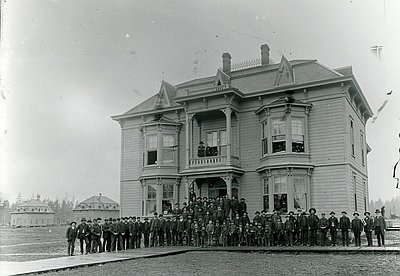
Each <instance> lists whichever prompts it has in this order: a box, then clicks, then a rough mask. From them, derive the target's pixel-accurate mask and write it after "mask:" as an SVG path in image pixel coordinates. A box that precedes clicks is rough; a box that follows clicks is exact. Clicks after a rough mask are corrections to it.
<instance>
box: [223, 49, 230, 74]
mask: <svg viewBox="0 0 400 276" xmlns="http://www.w3.org/2000/svg"><path fill="white" fill-rule="evenodd" d="M231 59H232V57H231V55H230V54H229V53H223V55H222V71H224V72H225V73H229V72H230V71H231Z"/></svg>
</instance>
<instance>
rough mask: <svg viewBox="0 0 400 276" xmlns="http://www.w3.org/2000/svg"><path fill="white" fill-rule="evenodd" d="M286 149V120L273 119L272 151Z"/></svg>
mask: <svg viewBox="0 0 400 276" xmlns="http://www.w3.org/2000/svg"><path fill="white" fill-rule="evenodd" d="M283 151H286V121H285V119H274V120H272V153H276V152H283Z"/></svg>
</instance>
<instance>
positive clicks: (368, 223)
mask: <svg viewBox="0 0 400 276" xmlns="http://www.w3.org/2000/svg"><path fill="white" fill-rule="evenodd" d="M364 216H365V218H364V219H363V220H362V222H363V225H364V232H365V236H366V237H367V242H368V245H367V246H372V231H373V230H374V220H373V219H372V218H371V213H370V212H369V211H366V212H365V213H364Z"/></svg>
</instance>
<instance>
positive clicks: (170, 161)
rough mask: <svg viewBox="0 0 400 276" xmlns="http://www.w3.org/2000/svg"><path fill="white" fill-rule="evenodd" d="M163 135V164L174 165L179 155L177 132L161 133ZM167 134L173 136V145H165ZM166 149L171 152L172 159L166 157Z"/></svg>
mask: <svg viewBox="0 0 400 276" xmlns="http://www.w3.org/2000/svg"><path fill="white" fill-rule="evenodd" d="M161 135H162V150H161V153H162V157H161V160H162V164H163V165H174V164H176V156H177V154H176V150H177V148H178V145H177V141H176V134H172V133H161ZM166 136H169V137H172V138H173V141H172V145H165V137H166ZM166 151H169V152H171V154H172V159H168V160H166V159H165V156H166V154H165V152H166Z"/></svg>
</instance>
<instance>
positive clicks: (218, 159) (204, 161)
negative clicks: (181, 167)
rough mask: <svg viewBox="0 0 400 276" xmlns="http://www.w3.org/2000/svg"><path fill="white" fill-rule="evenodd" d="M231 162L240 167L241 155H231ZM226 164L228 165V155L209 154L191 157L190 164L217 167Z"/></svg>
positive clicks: (191, 165)
mask: <svg viewBox="0 0 400 276" xmlns="http://www.w3.org/2000/svg"><path fill="white" fill-rule="evenodd" d="M231 163H232V165H233V166H235V167H239V157H236V156H231ZM226 165H228V164H227V162H226V156H208V157H196V158H191V159H189V166H190V167H191V168H197V167H216V166H226Z"/></svg>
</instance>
